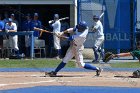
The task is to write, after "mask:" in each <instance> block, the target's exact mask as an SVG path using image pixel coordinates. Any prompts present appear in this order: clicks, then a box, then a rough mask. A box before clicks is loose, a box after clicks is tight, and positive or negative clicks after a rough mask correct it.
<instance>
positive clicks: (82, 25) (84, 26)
mask: <svg viewBox="0 0 140 93" xmlns="http://www.w3.org/2000/svg"><path fill="white" fill-rule="evenodd" d="M87 27H88V26H87V23H86V22H85V21H81V22H80V23H79V24H78V25H76V28H77V29H78V31H79V32H83V31H84V30H85V29H87Z"/></svg>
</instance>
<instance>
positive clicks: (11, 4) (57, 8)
mask: <svg viewBox="0 0 140 93" xmlns="http://www.w3.org/2000/svg"><path fill="white" fill-rule="evenodd" d="M76 1H77V0H24V1H23V0H2V1H0V7H1V9H0V14H1V15H2V17H3V18H4V17H5V14H8V16H10V14H11V13H14V14H15V17H16V19H17V20H18V22H19V26H18V31H21V25H22V22H23V21H24V20H25V15H26V14H27V13H30V14H33V13H35V12H37V13H39V20H40V21H41V22H42V27H43V28H46V29H49V30H51V29H50V28H49V24H48V21H49V20H52V19H53V15H54V14H55V13H58V14H59V15H60V18H62V17H69V18H70V19H69V20H66V22H67V23H68V25H69V27H73V26H74V25H75V24H76V22H77V2H76ZM32 16H33V15H32ZM51 38H52V37H51V36H49V35H47V34H46V33H43V36H42V37H41V39H44V40H46V45H48V46H51V45H50V44H52V41H50V40H52V39H51ZM22 41H24V40H19V42H22ZM22 46H23V45H21V44H20V47H21V49H23V48H22ZM22 51H24V50H22ZM48 55H49V54H48Z"/></svg>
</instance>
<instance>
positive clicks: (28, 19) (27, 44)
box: [22, 14, 32, 57]
mask: <svg viewBox="0 0 140 93" xmlns="http://www.w3.org/2000/svg"><path fill="white" fill-rule="evenodd" d="M31 25H32V19H31V15H30V14H27V15H26V20H25V21H24V22H23V23H22V31H27V32H28V31H31V30H32V28H31ZM24 40H25V47H26V56H27V57H29V56H30V38H29V36H28V35H26V36H25V39H24Z"/></svg>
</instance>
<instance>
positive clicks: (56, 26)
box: [51, 14, 61, 59]
mask: <svg viewBox="0 0 140 93" xmlns="http://www.w3.org/2000/svg"><path fill="white" fill-rule="evenodd" d="M51 26H52V27H53V32H54V33H59V32H60V30H61V23H60V21H59V15H58V14H54V22H53V23H52V24H51ZM53 39H54V48H55V49H56V51H57V56H56V58H57V59H59V57H60V55H61V45H60V38H58V37H57V36H56V35H53Z"/></svg>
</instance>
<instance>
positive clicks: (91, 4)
mask: <svg viewBox="0 0 140 93" xmlns="http://www.w3.org/2000/svg"><path fill="white" fill-rule="evenodd" d="M79 1H80V2H79V7H80V8H79V9H80V11H79V15H78V16H79V21H80V20H85V21H86V22H87V24H88V26H89V28H91V27H92V26H93V20H92V17H93V15H98V16H100V15H101V14H102V12H104V16H103V17H102V18H101V22H102V23H103V26H104V34H105V42H104V45H103V47H104V50H105V52H108V51H110V52H113V53H123V52H130V51H132V50H134V49H135V45H134V44H135V39H136V38H135V37H134V30H133V28H134V26H133V22H134V21H133V20H134V19H133V17H132V16H134V15H132V13H133V9H132V7H133V5H132V4H131V0H79ZM137 27H139V24H138V23H137ZM93 34H94V33H92V32H91V30H90V29H89V34H88V36H87V40H86V42H85V48H86V49H90V51H88V52H87V56H91V55H90V54H92V52H93V51H92V50H91V49H92V47H93V44H94V41H95V38H94V35H93ZM86 51H87V50H86ZM89 52H90V53H89ZM85 55H86V54H85ZM125 59H127V58H125ZM128 59H133V58H132V57H131V58H128Z"/></svg>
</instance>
